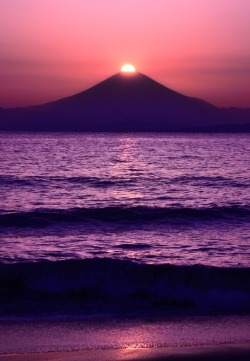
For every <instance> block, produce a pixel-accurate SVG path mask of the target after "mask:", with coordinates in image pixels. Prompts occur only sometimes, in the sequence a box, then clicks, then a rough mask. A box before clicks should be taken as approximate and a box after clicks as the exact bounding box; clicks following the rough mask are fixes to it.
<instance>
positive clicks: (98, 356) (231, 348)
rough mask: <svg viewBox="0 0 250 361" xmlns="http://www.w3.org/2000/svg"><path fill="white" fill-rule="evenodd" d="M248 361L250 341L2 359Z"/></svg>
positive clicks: (0, 359) (4, 360)
mask: <svg viewBox="0 0 250 361" xmlns="http://www.w3.org/2000/svg"><path fill="white" fill-rule="evenodd" d="M69 360H70V361H83V360H84V361H99V360H100V361H116V360H117V361H122V360H124V361H125V360H131V361H132V360H136V361H143V360H145V361H146V360H151V361H153V360H155V361H164V360H172V361H185V360H188V361H192V360H195V361H197V360H201V361H202V360H204V361H210V360H211V361H215V360H219V361H235V360H237V361H249V360H250V343H245V344H230V345H219V346H218V345H217V346H201V347H200V346H192V347H190V346H189V347H174V348H173V347H172V348H171V347H169V348H164V347H162V348H161V347H160V348H135V349H132V348H131V349H130V348H127V349H110V350H85V351H72V352H48V353H32V354H19V355H0V361H69Z"/></svg>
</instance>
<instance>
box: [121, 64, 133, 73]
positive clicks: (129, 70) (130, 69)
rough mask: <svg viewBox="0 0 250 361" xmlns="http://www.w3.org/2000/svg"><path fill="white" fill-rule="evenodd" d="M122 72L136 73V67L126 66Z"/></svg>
mask: <svg viewBox="0 0 250 361" xmlns="http://www.w3.org/2000/svg"><path fill="white" fill-rule="evenodd" d="M121 71H122V72H123V73H134V72H135V67H134V65H131V64H125V65H123V66H122V67H121Z"/></svg>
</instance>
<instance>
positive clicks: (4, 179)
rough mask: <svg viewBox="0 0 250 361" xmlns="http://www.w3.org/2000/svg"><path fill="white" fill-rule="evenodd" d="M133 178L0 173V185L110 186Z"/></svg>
mask: <svg viewBox="0 0 250 361" xmlns="http://www.w3.org/2000/svg"><path fill="white" fill-rule="evenodd" d="M134 182H135V180H134V179H128V178H123V177H106V178H100V177H89V176H74V177H65V176H26V177H17V176H13V175H0V185H4V186H5V185H7V186H22V187H38V186H42V187H43V186H46V185H48V186H50V187H51V186H52V187H53V185H55V184H67V183H68V184H82V185H84V184H85V185H87V186H89V187H94V188H95V187H97V188H98V187H103V188H105V187H112V186H124V185H129V184H133V183H134Z"/></svg>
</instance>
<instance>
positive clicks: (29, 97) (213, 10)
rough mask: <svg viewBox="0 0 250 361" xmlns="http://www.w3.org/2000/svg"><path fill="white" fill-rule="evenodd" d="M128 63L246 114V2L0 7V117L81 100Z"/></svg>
mask: <svg viewBox="0 0 250 361" xmlns="http://www.w3.org/2000/svg"><path fill="white" fill-rule="evenodd" d="M125 63H131V64H133V65H134V66H135V67H136V69H137V70H138V71H139V72H141V73H144V74H146V75H148V76H149V77H151V78H153V79H154V80H156V81H158V82H160V83H162V84H164V85H165V86H167V87H169V88H172V89H174V90H176V91H178V92H181V93H183V94H185V95H188V96H193V97H198V98H202V99H204V100H206V101H208V102H210V103H212V104H215V105H217V106H223V107H228V106H237V107H250V0H238V1H236V0H0V107H6V108H7V107H15V106H26V105H33V104H41V103H44V102H47V101H51V100H55V99H59V98H61V97H65V96H68V95H72V94H75V93H78V92H81V91H83V90H85V89H87V88H89V87H91V86H92V85H95V84H96V83H98V82H100V81H102V80H104V79H105V78H107V77H109V76H111V75H113V74H115V73H118V72H119V71H120V68H121V66H122V65H124V64H125Z"/></svg>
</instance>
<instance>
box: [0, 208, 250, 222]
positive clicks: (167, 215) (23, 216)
mask: <svg viewBox="0 0 250 361" xmlns="http://www.w3.org/2000/svg"><path fill="white" fill-rule="evenodd" d="M249 218H250V207H248V206H237V205H231V206H225V207H217V206H214V207H207V208H177V207H176V208H174V207H172V208H161V207H147V206H134V207H133V206H131V207H127V206H124V207H122V206H114V207H112V206H111V207H103V208H71V209H37V210H34V211H30V212H13V213H5V214H0V227H6V226H7V227H25V226H28V227H29V226H30V227H32V226H33V227H42V226H48V225H51V224H57V223H84V222H85V223H86V222H93V221H99V222H116V223H117V222H129V223H133V222H136V223H143V222H165V223H168V222H170V223H172V222H174V221H182V222H185V221H189V220H190V221H206V220H207V221H215V220H228V221H233V220H237V221H249Z"/></svg>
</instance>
